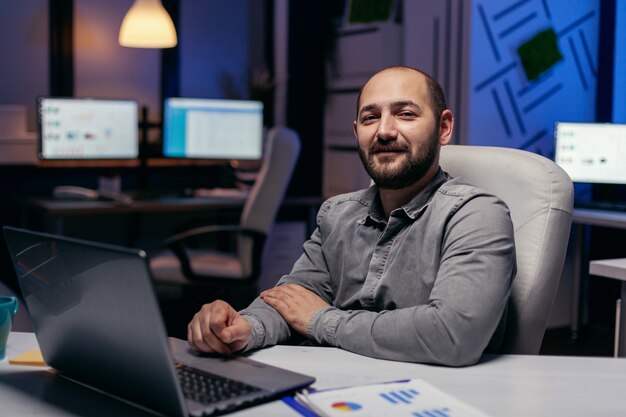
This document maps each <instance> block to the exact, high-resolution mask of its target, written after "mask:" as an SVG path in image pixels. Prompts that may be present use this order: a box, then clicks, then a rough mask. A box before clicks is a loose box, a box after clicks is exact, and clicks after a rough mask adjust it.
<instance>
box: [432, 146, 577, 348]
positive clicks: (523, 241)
mask: <svg viewBox="0 0 626 417" xmlns="http://www.w3.org/2000/svg"><path fill="white" fill-rule="evenodd" d="M440 165H441V167H442V169H443V170H444V171H446V172H447V173H449V174H450V175H452V176H453V177H463V178H464V179H466V180H467V181H468V182H469V183H470V184H472V185H475V186H477V187H479V188H481V189H483V190H485V191H487V192H490V193H492V194H494V195H496V196H498V197H500V198H501V199H502V200H504V202H505V203H506V204H507V205H508V207H509V210H510V212H511V219H512V221H513V227H514V233H515V253H516V257H517V275H516V277H515V279H514V281H513V288H512V293H511V302H510V304H509V314H508V317H507V331H506V335H505V346H504V352H503V353H518V354H531V355H535V354H538V353H539V348H540V347H541V341H542V340H543V335H544V333H545V329H546V324H547V321H548V316H549V314H550V311H551V308H552V303H553V301H554V297H555V295H556V290H557V287H558V283H559V280H560V278H561V272H562V269H563V263H564V261H565V253H566V250H567V243H568V236H569V232H570V227H571V221H572V207H573V201H574V189H573V185H572V181H571V180H570V178H569V176H568V175H567V174H566V173H565V171H563V170H562V169H561V168H560V167H559V166H558V165H556V164H555V163H554V162H553V161H551V160H549V159H547V158H544V157H542V156H540V155H537V154H534V153H530V152H526V151H521V150H517V149H510V148H499V147H485V146H462V145H448V146H444V147H443V148H442V149H441V159H440Z"/></svg>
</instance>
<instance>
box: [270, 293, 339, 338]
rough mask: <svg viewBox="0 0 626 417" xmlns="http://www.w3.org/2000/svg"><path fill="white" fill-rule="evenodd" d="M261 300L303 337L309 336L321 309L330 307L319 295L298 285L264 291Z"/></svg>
mask: <svg viewBox="0 0 626 417" xmlns="http://www.w3.org/2000/svg"><path fill="white" fill-rule="evenodd" d="M261 299H263V301H265V302H266V303H267V304H268V305H270V306H271V307H273V308H274V309H275V310H276V311H277V312H278V314H280V315H281V316H282V317H283V319H285V321H286V322H287V324H289V325H290V326H291V327H293V329H294V330H295V331H297V332H298V333H300V334H301V335H303V336H306V335H307V328H308V326H309V321H310V320H311V317H312V316H313V314H314V313H315V312H316V311H317V310H319V309H320V308H324V307H329V304H328V303H327V302H326V301H324V300H322V299H321V298H320V297H319V296H318V295H317V294H315V293H314V292H312V291H309V290H307V289H306V288H303V287H301V286H300V285H297V284H286V285H280V286H278V287H274V288H271V289H269V290H266V291H263V292H262V293H261Z"/></svg>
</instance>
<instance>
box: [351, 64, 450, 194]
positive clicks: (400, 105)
mask: <svg viewBox="0 0 626 417" xmlns="http://www.w3.org/2000/svg"><path fill="white" fill-rule="evenodd" d="M354 133H355V135H356V137H357V141H358V144H359V156H360V157H361V161H362V162H363V166H364V167H365V169H366V170H367V172H368V174H369V175H370V176H371V177H372V179H373V180H374V182H375V183H376V184H377V185H378V186H379V187H381V188H390V189H400V188H404V187H407V186H409V185H412V184H414V183H416V182H417V181H419V180H420V179H421V178H422V177H423V176H424V175H425V174H426V172H427V171H428V170H429V168H430V167H431V166H433V164H434V163H435V162H436V161H437V160H438V153H439V126H438V124H437V121H436V118H435V115H434V114H433V111H432V107H431V104H430V101H429V96H428V86H427V83H426V79H425V78H424V76H423V75H421V74H419V73H417V72H415V71H411V70H404V69H391V70H387V71H383V72H381V73H379V74H377V75H375V76H374V77H373V78H371V79H370V80H369V82H368V83H367V84H366V85H365V87H364V88H363V91H362V92H361V100H360V103H359V113H358V115H357V120H356V121H355V122H354Z"/></svg>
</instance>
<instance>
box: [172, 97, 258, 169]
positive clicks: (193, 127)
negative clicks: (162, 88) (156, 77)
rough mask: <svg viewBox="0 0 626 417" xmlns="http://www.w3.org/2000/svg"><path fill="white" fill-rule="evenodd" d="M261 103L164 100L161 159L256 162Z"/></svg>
mask: <svg viewBox="0 0 626 417" xmlns="http://www.w3.org/2000/svg"><path fill="white" fill-rule="evenodd" d="M262 138H263V103H261V102H260V101H249V100H215V99H197V98H168V99H166V100H165V107H164V116H163V156H165V157H170V158H205V159H260V158H261V153H262Z"/></svg>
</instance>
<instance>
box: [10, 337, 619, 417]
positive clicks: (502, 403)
mask: <svg viewBox="0 0 626 417" xmlns="http://www.w3.org/2000/svg"><path fill="white" fill-rule="evenodd" d="M36 346H37V343H36V340H35V337H34V335H33V334H31V333H11V335H10V337H9V344H8V352H7V354H8V356H9V357H11V356H12V355H15V354H16V353H20V352H22V351H24V350H26V349H29V348H33V347H36ZM251 356H252V357H253V358H254V359H256V360H259V361H261V362H266V363H269V364H273V365H277V366H282V367H285V368H288V369H292V370H295V371H299V372H303V373H306V374H309V375H314V376H315V377H316V378H317V382H316V383H315V385H314V386H315V387H316V388H330V387H336V386H344V385H353V384H362V383H370V382H382V381H393V380H398V379H406V378H422V379H424V380H426V381H428V382H430V383H432V384H433V385H435V386H436V387H438V388H440V389H441V390H443V391H445V392H447V393H448V394H450V395H453V396H455V397H457V398H458V399H460V400H463V401H465V402H467V403H468V404H471V405H473V406H474V407H477V408H478V409H480V410H482V411H484V412H486V413H488V414H489V415H491V416H494V417H505V416H506V417H528V416H533V417H535V416H542V417H553V416H554V417H556V416H567V417H589V416H594V417H599V416H623V415H624V414H625V413H626V395H624V388H625V387H626V360H625V359H614V358H582V357H558V356H521V355H503V356H486V357H485V358H484V359H483V360H482V361H481V363H479V364H478V365H475V366H471V367H466V368H445V367H440V366H429V365H417V364H407V363H402V362H391V361H382V360H376V359H371V358H367V357H364V356H360V355H355V354H352V353H349V352H346V351H342V350H339V349H334V348H314V347H294V346H276V347H273V348H270V349H264V350H261V351H259V352H255V353H254V354H252V355H251ZM0 415H3V416H4V415H6V416H41V415H45V416H52V417H61V416H63V417H67V416H82V415H84V416H147V415H151V414H148V413H146V412H145V411H142V410H140V409H138V408H135V407H132V406H130V405H127V404H125V403H123V402H121V401H118V400H115V399H112V398H109V397H107V396H105V395H103V394H101V393H98V392H95V391H92V390H90V389H88V388H84V387H82V386H80V385H78V384H74V383H71V382H69V381H66V380H64V379H63V378H59V377H56V376H55V375H53V374H52V373H51V372H50V371H47V370H45V368H41V367H27V366H14V365H9V364H8V361H7V360H6V359H5V360H4V361H2V362H0ZM231 415H232V416H233V417H259V416H272V417H297V416H298V414H297V413H295V412H294V411H292V410H291V409H290V408H289V407H287V406H286V405H285V404H283V403H282V402H280V401H275V402H273V403H269V404H265V405H261V406H257V407H254V408H251V409H248V410H243V411H239V412H237V413H233V414H231Z"/></svg>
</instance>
